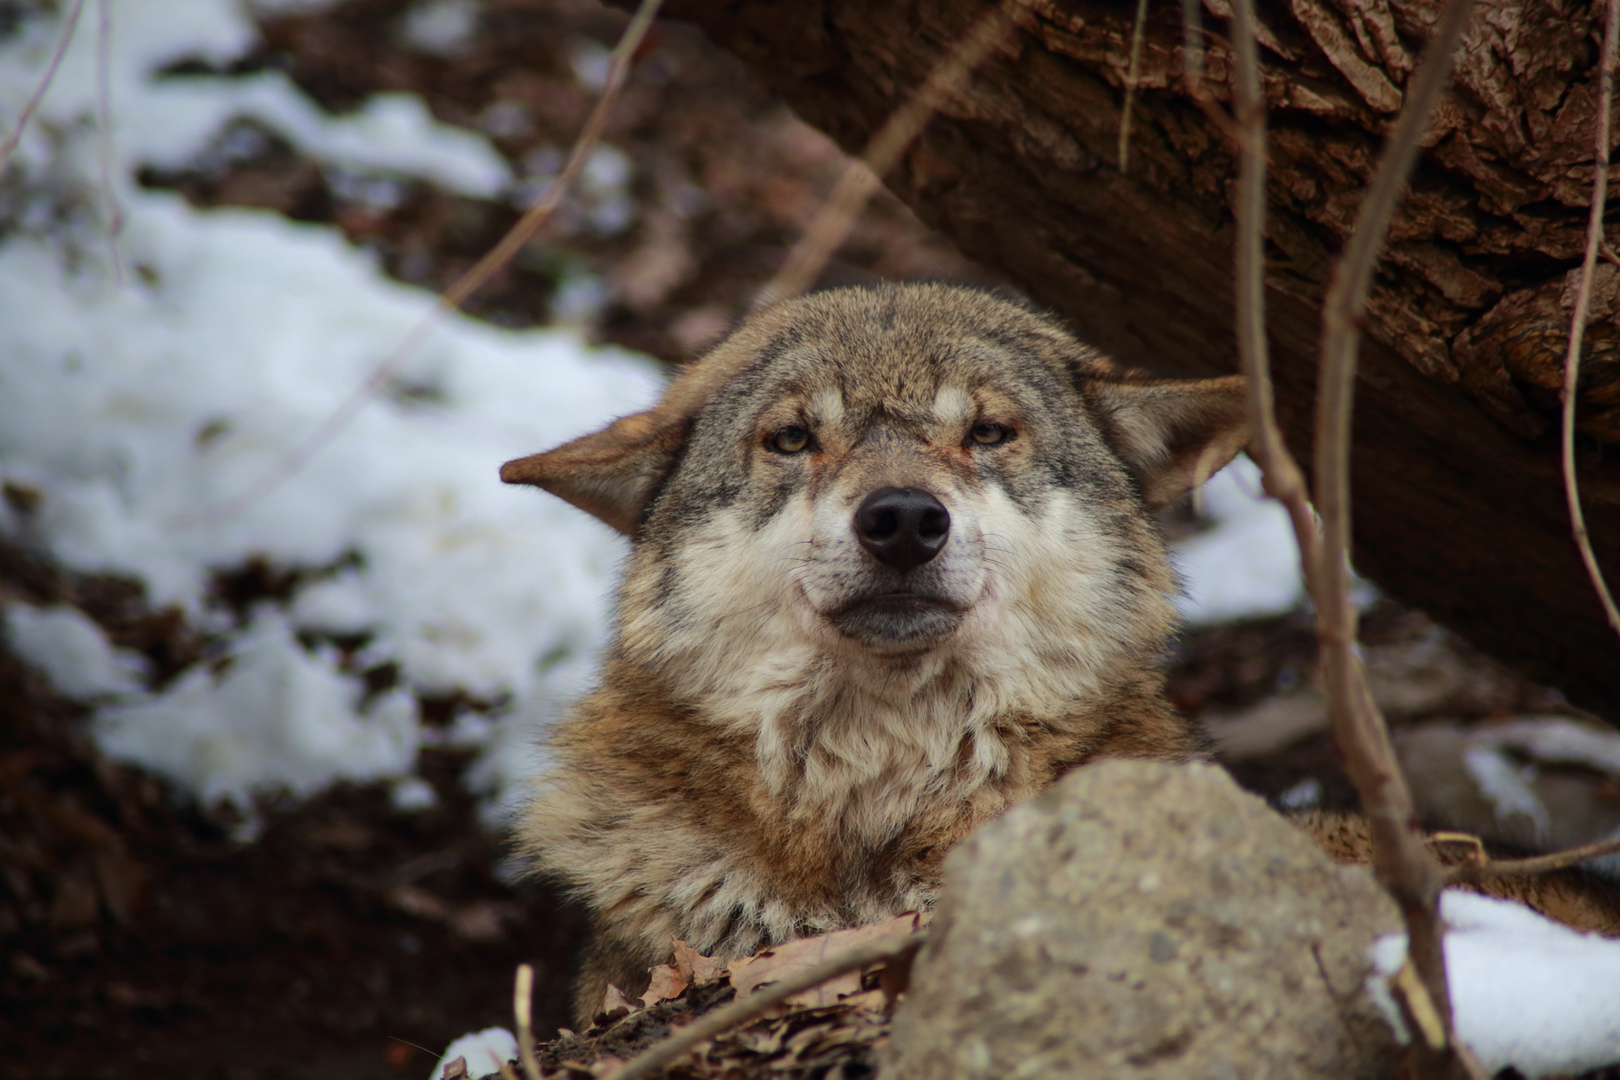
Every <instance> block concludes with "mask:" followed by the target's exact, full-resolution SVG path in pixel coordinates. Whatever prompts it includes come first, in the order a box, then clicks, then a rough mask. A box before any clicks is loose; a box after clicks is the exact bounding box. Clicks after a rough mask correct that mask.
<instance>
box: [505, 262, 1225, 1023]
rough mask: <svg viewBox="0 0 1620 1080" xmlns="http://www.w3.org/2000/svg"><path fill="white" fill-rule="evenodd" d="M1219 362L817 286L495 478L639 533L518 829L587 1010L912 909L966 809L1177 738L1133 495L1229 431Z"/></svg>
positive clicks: (1171, 488) (1207, 458) (909, 294)
mask: <svg viewBox="0 0 1620 1080" xmlns="http://www.w3.org/2000/svg"><path fill="white" fill-rule="evenodd" d="M1240 393H1241V390H1240V387H1239V386H1238V385H1237V382H1236V380H1214V381H1210V382H1205V383H1190V384H1183V383H1165V382H1158V381H1152V380H1143V379H1139V378H1133V377H1127V376H1123V375H1121V374H1119V373H1118V372H1117V371H1115V370H1114V369H1113V368H1112V367H1111V366H1109V365H1108V364H1107V363H1106V362H1104V361H1102V360H1100V359H1099V358H1098V357H1096V356H1095V355H1094V354H1092V353H1090V352H1089V351H1087V350H1086V349H1084V347H1082V346H1080V345H1078V344H1076V343H1075V342H1074V341H1073V340H1072V339H1070V338H1068V337H1067V335H1065V334H1064V333H1063V332H1062V331H1061V330H1059V329H1058V328H1056V327H1055V326H1053V325H1052V324H1050V323H1049V322H1047V321H1046V320H1044V319H1041V318H1039V317H1037V316H1034V315H1031V314H1030V313H1028V312H1026V311H1024V310H1023V309H1021V308H1018V307H1016V306H1014V305H1011V304H1008V303H1005V302H1003V301H999V300H995V299H992V298H990V297H987V296H984V295H982V294H978V293H973V292H968V291H966V290H959V289H948V288H942V287H937V286H910V287H887V288H882V289H873V290H849V291H845V292H837V293H829V294H821V295H819V296H813V297H810V298H807V299H804V300H799V301H793V302H790V303H788V304H784V305H780V306H778V307H777V308H773V309H771V310H770V311H767V312H765V313H763V314H762V315H760V316H757V317H755V319H753V320H751V321H750V322H749V323H745V324H744V326H743V327H741V328H740V329H739V330H738V331H737V332H736V333H735V334H733V336H732V337H731V338H729V339H728V340H727V341H726V342H724V343H723V344H722V345H721V346H720V347H719V348H717V349H716V350H715V351H714V352H713V353H711V354H710V355H709V356H708V357H706V358H704V359H703V360H702V361H700V362H699V363H697V364H695V365H693V366H692V367H691V368H689V369H687V371H686V372H684V373H683V374H682V376H681V377H680V378H679V379H677V380H676V382H675V383H674V384H673V385H672V386H671V387H670V389H669V390H668V392H667V393H666V394H665V397H664V399H663V401H662V402H660V404H659V405H658V406H655V407H654V408H653V409H652V410H650V411H649V412H647V413H643V414H639V415H637V416H633V417H627V418H625V419H623V420H620V421H618V422H616V423H615V424H614V425H613V426H611V427H609V428H607V429H606V430H604V431H602V432H598V433H597V434H595V435H591V436H586V437H585V438H583V439H580V440H577V441H576V442H574V443H571V444H568V445H567V446H564V447H561V448H559V449H558V450H555V451H551V452H550V453H547V454H541V455H537V456H535V457H533V458H528V459H522V460H520V461H517V462H512V463H510V464H509V465H508V466H507V468H506V469H505V470H503V476H504V477H505V478H507V479H509V480H512V481H515V482H528V483H536V484H539V485H541V486H543V487H546V488H547V489H548V490H551V491H553V492H555V493H557V494H559V495H562V496H563V497H564V498H567V499H569V500H570V501H571V502H574V503H575V504H576V505H579V506H581V507H582V508H584V509H587V510H590V511H591V512H592V513H595V514H596V515H597V516H599V517H601V518H603V519H604V520H606V521H608V522H609V523H610V524H613V525H615V526H616V527H618V528H620V529H621V530H622V531H624V532H626V533H628V534H630V535H631V536H632V537H633V538H634V547H633V551H632V555H631V558H630V561H629V564H628V566H627V570H626V575H625V580H624V584H623V586H622V587H621V590H620V596H619V610H618V619H617V632H616V637H615V643H614V646H613V648H612V650H611V652H610V654H609V656H608V658H607V661H606V663H605V665H604V670H603V673H602V678H601V682H600V685H599V686H598V688H597V689H596V691H595V692H593V693H592V694H591V695H590V696H589V697H588V698H586V699H585V700H584V701H583V702H581V703H580V705H579V706H577V707H576V708H575V709H574V710H573V712H572V713H571V714H570V715H569V716H568V717H566V718H565V719H564V720H563V721H562V722H561V723H560V724H559V725H558V727H557V729H556V731H555V732H554V733H553V735H552V737H551V740H550V744H549V750H550V753H551V756H552V765H551V766H550V768H549V770H548V771H547V773H546V774H545V775H544V776H543V777H542V778H541V780H540V781H539V786H538V788H537V791H536V795H535V798H534V800H533V802H532V804H531V806H530V807H529V810H528V812H527V815H526V818H525V821H524V824H523V829H522V836H523V840H524V843H525V846H526V848H527V850H528V851H529V852H530V853H531V855H532V856H533V858H534V859H535V861H536V863H537V864H538V866H539V867H540V868H541V869H542V871H543V872H545V873H547V874H549V875H551V876H553V877H555V878H557V879H559V880H561V881H563V882H565V883H566V884H567V885H568V886H570V887H571V888H572V889H573V890H574V891H575V892H576V893H577V894H578V895H579V896H580V897H581V898H582V899H583V900H584V902H585V903H586V904H587V905H588V907H589V908H590V910H591V913H592V925H593V936H594V940H593V944H592V950H591V953H590V955H589V957H588V959H587V964H586V970H585V973H584V976H583V978H582V981H581V984H580V987H579V993H578V998H577V1005H578V1011H579V1015H580V1016H581V1018H588V1016H589V1014H590V1013H591V1012H592V1011H593V1010H594V1009H595V1007H596V1006H597V1005H598V1004H599V1002H600V1001H601V996H602V992H603V990H604V989H605V987H606V985H607V984H608V983H609V982H612V983H614V984H616V985H618V986H619V987H620V988H621V989H623V990H626V991H629V992H636V991H637V987H638V985H639V984H643V983H644V982H645V978H646V971H647V968H648V967H649V966H650V965H651V964H654V963H657V962H659V961H661V960H662V959H663V958H664V957H665V956H666V955H667V954H668V952H669V950H670V948H671V946H672V943H673V941H674V939H676V938H680V939H683V940H685V941H686V942H688V943H689V944H691V945H693V946H695V947H697V948H699V949H700V950H703V951H705V952H708V953H711V954H719V955H722V956H737V955H741V954H745V953H747V952H750V951H752V950H754V949H756V948H758V947H759V946H761V945H763V944H767V943H770V942H774V941H779V940H783V939H785V938H790V937H794V936H799V935H803V934H808V933H815V932H819V931H823V930H829V929H835V928H837V927H840V926H846V925H851V924H854V923H860V922H866V921H871V920H874V919H878V918H882V917H884V916H889V915H894V914H898V913H899V912H901V911H904V910H907V909H911V908H917V907H924V906H927V905H929V904H931V903H932V902H933V899H934V892H935V889H936V888H937V885H938V882H939V879H940V871H941V864H942V860H943V859H944V857H945V854H946V853H947V852H948V851H949V850H950V848H951V847H952V846H953V845H955V844H956V843H957V842H958V841H959V840H960V839H961V838H962V837H963V836H965V835H966V834H967V833H968V832H969V831H971V830H972V828H973V827H974V826H975V825H977V824H978V823H979V822H981V821H983V820H984V819H986V818H988V817H992V816H994V815H996V814H998V813H1000V812H1001V811H1002V810H1003V809H1004V808H1005V807H1006V806H1008V805H1009V804H1010V803H1013V802H1016V801H1018V800H1020V799H1023V798H1026V797H1029V796H1030V795H1033V794H1035V793H1038V792H1039V791H1041V790H1043V789H1044V788H1045V787H1047V786H1048V785H1050V784H1051V783H1052V781H1053V780H1054V779H1055V778H1056V777H1057V776H1059V775H1060V774H1061V773H1063V772H1064V771H1066V770H1067V769H1069V768H1072V767H1074V766H1076V765H1079V764H1081V763H1083V762H1085V761H1087V760H1090V759H1092V758H1096V757H1100V756H1107V755H1133V756H1149V757H1161V758H1163V757H1169V758H1176V757H1184V756H1186V755H1188V754H1189V753H1191V752H1193V751H1194V750H1195V749H1196V745H1197V744H1196V738H1195V736H1194V735H1193V733H1192V732H1191V730H1190V729H1189V728H1188V726H1187V724H1186V723H1185V722H1184V721H1183V720H1182V718H1181V717H1180V716H1179V715H1177V714H1176V713H1175V711H1174V710H1173V709H1171V708H1170V707H1169V705H1168V704H1167V703H1166V702H1165V700H1164V697H1163V689H1162V677H1161V676H1160V674H1159V673H1158V670H1157V660H1158V657H1159V655H1160V654H1161V653H1162V652H1163V650H1164V648H1165V645H1166V642H1167V640H1168V635H1169V634H1170V632H1171V631H1172V629H1173V627H1174V616H1173V611H1172V608H1171V606H1170V604H1169V601H1168V595H1169V594H1170V593H1171V592H1172V591H1173V588H1174V581H1173V576H1172V574H1171V572H1170V569H1169V565H1168V560H1167V557H1166V554H1165V551H1164V546H1163V542H1162V540H1161V539H1160V537H1159V535H1158V532H1157V530H1156V528H1155V527H1154V524H1153V520H1152V518H1151V516H1150V510H1151V508H1153V507H1155V506H1158V505H1162V504H1163V503H1165V502H1167V501H1169V500H1170V499H1173V498H1175V497H1176V496H1178V495H1180V494H1181V493H1182V492H1184V491H1186V490H1187V489H1188V488H1189V487H1190V486H1192V485H1193V484H1194V483H1196V482H1197V481H1198V480H1200V479H1202V477H1203V476H1206V475H1208V473H1209V472H1210V471H1212V470H1213V469H1214V468H1218V467H1219V466H1220V465H1223V464H1225V462H1226V460H1228V459H1229V458H1230V457H1231V456H1232V454H1233V453H1235V452H1236V450H1237V449H1238V447H1239V446H1241V444H1242V442H1243V439H1244V432H1243V428H1242V419H1241V417H1242V408H1241V400H1240Z"/></svg>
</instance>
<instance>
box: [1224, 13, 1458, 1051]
mask: <svg viewBox="0 0 1620 1080" xmlns="http://www.w3.org/2000/svg"><path fill="white" fill-rule="evenodd" d="M1470 10H1471V0H1451V2H1450V3H1448V4H1447V6H1446V8H1445V9H1444V10H1443V12H1442V13H1441V17H1440V20H1439V22H1438V23H1437V25H1436V28H1435V31H1434V33H1433V35H1432V37H1431V41H1430V45H1429V48H1428V50H1427V52H1426V53H1425V56H1424V60H1423V63H1422V65H1421V66H1420V68H1419V70H1418V72H1417V74H1416V75H1415V76H1414V78H1413V79H1412V82H1411V84H1410V86H1409V89H1408V94H1407V101H1406V105H1405V108H1404V109H1403V110H1402V113H1401V116H1400V118H1399V119H1398V120H1397V122H1396V125H1395V129H1394V131H1393V132H1392V133H1391V136H1390V139H1389V143H1388V145H1387V146H1386V148H1385V150H1384V153H1383V155H1382V157H1381V158H1380V160H1379V163H1378V166H1377V169H1376V171H1375V173H1374V177H1373V183H1372V185H1371V187H1370V189H1369V191H1368V193H1367V196H1366V197H1365V199H1364V200H1363V202H1362V205H1361V209H1360V213H1359V215H1358V218H1357V222H1356V227H1355V229H1354V231H1353V232H1352V234H1351V239H1350V244H1349V246H1348V248H1347V249H1346V252H1345V254H1344V256H1343V257H1342V258H1341V260H1340V261H1339V263H1338V265H1337V266H1336V267H1335V271H1334V277H1333V284H1332V287H1331V288H1330V290H1329V295H1328V301H1327V305H1326V310H1325V312H1324V324H1325V325H1324V330H1323V346H1322V347H1323V377H1322V382H1321V385H1320V388H1319V400H1318V406H1319V408H1318V421H1317V471H1316V478H1317V487H1318V500H1319V501H1318V506H1320V507H1321V508H1322V516H1323V523H1322V529H1321V531H1320V532H1319V531H1318V529H1317V527H1316V523H1315V521H1314V520H1313V517H1312V514H1311V508H1310V505H1309V503H1308V502H1307V500H1306V490H1305V481H1304V477H1303V475H1302V473H1301V471H1300V469H1299V466H1298V463H1297V462H1296V461H1295V460H1294V458H1293V457H1292V455H1291V454H1290V453H1289V451H1288V449H1287V446H1286V445H1285V443H1284V441H1283V437H1282V433H1281V430H1280V428H1279V427H1278V425H1277V422H1276V416H1275V408H1274V404H1273V400H1272V387H1271V380H1270V365H1269V360H1268V357H1267V348H1266V334H1265V277H1264V271H1265V251H1264V227H1265V211H1266V197H1265V169H1266V121H1265V106H1264V98H1263V96H1262V94H1261V85H1260V65H1259V46H1258V42H1257V38H1258V33H1257V26H1256V22H1255V16H1254V8H1253V0H1233V4H1232V11H1233V31H1234V38H1235V40H1234V42H1233V50H1234V54H1235V60H1236V68H1237V70H1236V85H1235V86H1234V106H1235V112H1236V122H1237V127H1238V131H1239V151H1240V158H1239V173H1238V191H1237V200H1236V217H1237V224H1238V235H1237V246H1236V253H1235V260H1236V302H1237V313H1236V322H1237V329H1238V347H1239V351H1240V354H1241V356H1242V361H1243V369H1244V373H1245V375H1246V376H1247V377H1248V382H1249V386H1248V391H1249V412H1250V421H1251V426H1252V429H1253V435H1252V443H1251V450H1252V452H1253V453H1254V456H1255V458H1256V461H1257V463H1258V464H1259V465H1260V467H1261V470H1262V476H1263V482H1264V484H1265V487H1266V490H1267V492H1268V493H1270V494H1271V495H1272V496H1273V497H1275V498H1277V499H1278V500H1279V501H1281V502H1282V503H1283V505H1284V506H1285V507H1286V508H1287V510H1288V513H1289V520H1290V523H1291V524H1292V526H1293V529H1294V535H1295V540H1296V541H1297V542H1298V544H1299V549H1300V561H1301V566H1302V569H1303V571H1304V574H1305V578H1306V584H1307V586H1308V588H1309V589H1310V593H1311V596H1312V598H1313V599H1314V600H1315V602H1316V607H1317V619H1318V634H1319V636H1320V638H1321V643H1322V654H1323V665H1324V671H1325V673H1326V675H1327V682H1328V696H1329V712H1330V715H1331V716H1332V718H1333V726H1334V731H1335V733H1336V735H1337V737H1338V741H1339V745H1340V747H1341V749H1342V751H1343V753H1344V756H1345V767H1346V771H1347V772H1348V773H1349V774H1350V778H1351V780H1352V781H1353V782H1354V783H1355V785H1356V789H1357V792H1358V793H1359V795H1360V797H1361V804H1362V809H1363V812H1364V813H1365V814H1366V816H1367V818H1368V823H1369V825H1370V827H1371V830H1372V835H1373V858H1374V864H1375V868H1376V869H1377V871H1378V875H1379V878H1380V880H1381V881H1382V882H1383V884H1384V887H1385V888H1386V889H1387V890H1388V891H1389V892H1390V894H1391V896H1392V897H1394V899H1395V900H1396V902H1397V904H1398V905H1399V907H1400V909H1401V912H1402V915H1403V917H1404V918H1405V921H1406V925H1407V933H1408V940H1409V941H1410V942H1411V946H1410V950H1409V955H1410V957H1411V962H1412V963H1413V965H1414V971H1415V973H1416V975H1417V976H1418V977H1419V978H1420V980H1421V990H1422V993H1421V994H1416V995H1415V996H1414V997H1413V1000H1414V1001H1416V1002H1417V1003H1418V1004H1420V1005H1422V1006H1423V1007H1424V1009H1425V1010H1429V1012H1430V1013H1432V1016H1433V1017H1435V1018H1438V1022H1439V1024H1440V1034H1441V1037H1440V1038H1439V1039H1438V1040H1437V1041H1436V1040H1431V1043H1432V1044H1433V1045H1432V1049H1433V1051H1434V1053H1432V1054H1431V1055H1430V1056H1429V1057H1428V1058H1426V1059H1425V1060H1424V1061H1423V1062H1422V1063H1421V1065H1420V1067H1421V1068H1423V1069H1424V1071H1425V1072H1427V1073H1429V1074H1431V1075H1469V1074H1470V1073H1471V1072H1473V1071H1475V1070H1472V1069H1471V1068H1470V1065H1469V1059H1468V1058H1467V1056H1466V1055H1459V1054H1457V1053H1455V1052H1454V1051H1453V1048H1452V1047H1451V1046H1450V1041H1449V1032H1450V1025H1451V1008H1450V998H1449V994H1448V993H1447V986H1446V979H1445V966H1444V964H1445V960H1444V954H1443V953H1442V952H1441V950H1440V938H1441V923H1440V920H1439V893H1440V888H1441V885H1442V882H1443V877H1442V874H1441V871H1440V867H1439V863H1438V862H1437V861H1436V860H1435V859H1434V857H1433V855H1432V854H1431V853H1430V852H1429V850H1428V848H1427V847H1426V845H1425V844H1424V843H1423V841H1422V838H1421V837H1420V836H1419V835H1418V834H1417V832H1416V830H1415V829H1413V828H1412V827H1411V822H1412V820H1413V812H1412V801H1411V795H1410V793H1409V792H1408V791H1407V789H1406V784H1405V780H1404V779H1403V777H1402V775H1401V772H1400V768H1399V766H1398V764H1397V763H1396V759H1395V754H1394V751H1393V749H1392V747H1391V746H1390V743H1389V732H1388V729H1387V728H1386V727H1385V725H1384V721H1383V718H1382V716H1381V715H1379V712H1378V708H1377V706H1376V704H1375V703H1374V702H1373V699H1372V694H1371V693H1370V691H1369V690H1368V688H1367V685H1366V678H1365V673H1364V672H1363V670H1362V668H1361V666H1360V663H1359V662H1358V660H1357V659H1356V656H1355V653H1354V651H1353V649H1354V642H1355V633H1356V625H1355V622H1356V610H1355V607H1354V605H1353V604H1351V603H1350V599H1349V573H1348V569H1349V568H1348V563H1347V558H1346V550H1347V546H1348V538H1349V489H1348V460H1349V438H1350V416H1351V406H1352V403H1353V398H1352V393H1353V382H1354V377H1355V358H1356V345H1357V320H1358V319H1359V318H1360V316H1361V314H1362V311H1363V309H1364V307H1365V303H1366V297H1367V293H1368V290H1369V288H1370V282H1371V277H1372V272H1373V268H1374V266H1375V264H1376V256H1377V253H1378V250H1379V249H1380V248H1381V247H1382V246H1383V240H1384V236H1385V234H1386V233H1387V230H1388V226H1389V220H1390V217H1391V215H1392V214H1393V213H1394V209H1395V205H1396V203H1397V201H1398V198H1399V195H1400V193H1401V190H1402V188H1403V187H1404V186H1405V183H1406V177H1407V175H1408V174H1409V173H1410V171H1411V168H1412V165H1413V163H1414V161H1415V160H1416V156H1417V151H1418V148H1419V145H1420V144H1419V139H1420V137H1421V135H1422V133H1423V131H1424V129H1425V128H1426V127H1427V125H1428V122H1429V117H1430V115H1431V113H1432V112H1433V110H1434V107H1435V105H1436V104H1437V103H1438V101H1439V98H1440V95H1441V93H1443V91H1444V89H1445V87H1446V85H1447V84H1448V83H1449V81H1450V77H1451V57H1452V54H1453V52H1454V51H1455V49H1456V46H1457V43H1458V41H1459V40H1460V38H1461V35H1462V31H1463V29H1464V28H1465V27H1466V26H1467V20H1468V16H1469V13H1470ZM1330 515H1331V516H1330Z"/></svg>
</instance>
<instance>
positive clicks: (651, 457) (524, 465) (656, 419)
mask: <svg viewBox="0 0 1620 1080" xmlns="http://www.w3.org/2000/svg"><path fill="white" fill-rule="evenodd" d="M687 419H688V418H686V417H673V416H671V415H670V411H669V410H668V409H661V408H660V407H654V408H652V409H649V410H648V411H646V412H641V413H636V414H634V415H632V416H625V417H621V418H620V419H618V420H615V421H613V423H611V424H609V425H608V426H607V427H605V428H603V429H602V430H601V431H596V432H592V433H591V434H589V435H582V436H580V437H579V438H577V439H575V440H574V441H573V442H570V443H564V444H563V445H562V446H559V447H557V449H555V450H547V451H546V452H545V453H543V454H531V455H530V456H529V457H524V458H518V459H517V460H515V461H508V462H507V463H506V464H505V465H502V466H501V479H502V480H504V481H506V482H507V483H508V484H533V485H534V486H535V487H540V488H545V489H546V490H547V491H549V492H551V493H552V494H553V495H555V496H557V497H558V498H560V499H564V500H566V501H568V502H570V503H573V504H574V505H575V506H577V507H579V508H580V509H581V510H584V511H585V512H586V513H588V514H594V515H596V516H597V517H599V518H601V519H602V520H603V521H605V522H607V523H608V524H609V525H611V526H613V527H614V528H615V529H618V530H619V531H620V532H622V533H624V534H625V535H626V536H635V535H636V533H637V532H639V531H640V529H641V514H642V511H643V510H645V509H646V508H647V501H648V500H649V499H651V498H652V495H653V492H654V491H655V490H656V489H657V487H658V484H659V482H660V481H661V480H663V478H664V477H665V475H667V474H668V472H669V470H670V468H671V467H673V465H674V463H675V458H676V456H677V455H679V453H680V450H681V444H682V443H684V442H685V441H686V432H687V427H688V423H687Z"/></svg>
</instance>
